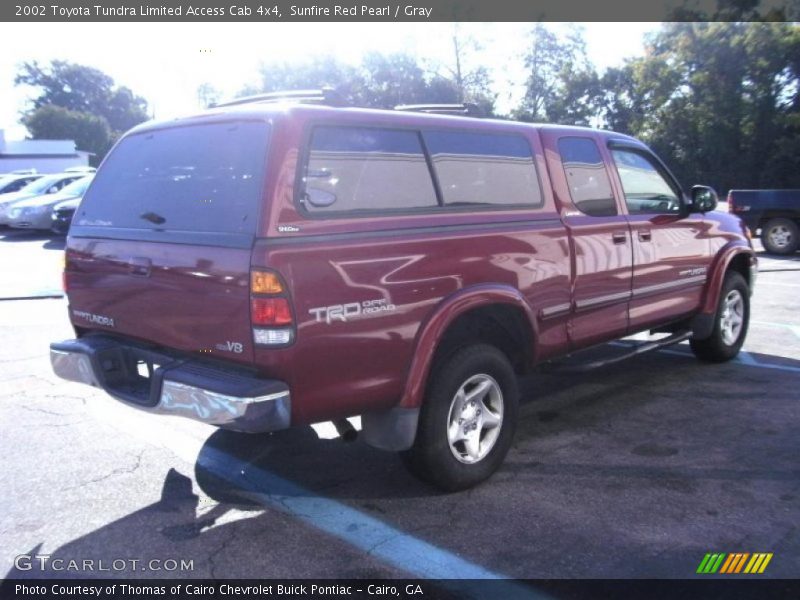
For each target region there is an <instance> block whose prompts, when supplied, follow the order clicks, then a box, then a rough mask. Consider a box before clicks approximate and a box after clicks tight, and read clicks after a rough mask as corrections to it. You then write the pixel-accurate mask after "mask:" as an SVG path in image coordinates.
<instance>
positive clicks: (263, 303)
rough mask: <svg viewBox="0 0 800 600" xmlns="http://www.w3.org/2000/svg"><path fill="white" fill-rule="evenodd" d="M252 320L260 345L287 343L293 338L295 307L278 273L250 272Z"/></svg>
mask: <svg viewBox="0 0 800 600" xmlns="http://www.w3.org/2000/svg"><path fill="white" fill-rule="evenodd" d="M250 321H251V323H252V325H253V341H254V342H255V344H256V345H257V346H285V345H287V344H290V343H291V342H292V341H293V340H294V316H293V315H292V307H291V304H290V303H289V298H288V294H287V290H286V287H285V286H284V284H283V282H282V280H281V278H280V276H279V275H278V274H277V273H275V272H272V271H266V270H259V271H252V272H251V273H250Z"/></svg>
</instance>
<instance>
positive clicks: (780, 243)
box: [761, 218, 800, 255]
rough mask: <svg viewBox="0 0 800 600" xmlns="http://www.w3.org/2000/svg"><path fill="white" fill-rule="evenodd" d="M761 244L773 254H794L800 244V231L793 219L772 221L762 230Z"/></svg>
mask: <svg viewBox="0 0 800 600" xmlns="http://www.w3.org/2000/svg"><path fill="white" fill-rule="evenodd" d="M761 243H762V244H763V245H764V249H765V250H766V251H767V252H769V253H771V254H781V255H786V254H794V253H795V252H796V251H797V248H798V244H800V229H798V227H797V223H795V222H794V221H792V220H791V219H783V218H780V219H770V220H769V221H767V223H766V225H764V226H763V227H762V228H761Z"/></svg>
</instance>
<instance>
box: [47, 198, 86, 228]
mask: <svg viewBox="0 0 800 600" xmlns="http://www.w3.org/2000/svg"><path fill="white" fill-rule="evenodd" d="M80 203H81V199H80V198H73V199H72V200H64V201H63V202H59V203H58V204H56V205H55V206H54V207H53V212H52V214H51V215H50V220H51V223H50V230H51V231H52V232H53V233H57V234H59V235H67V232H68V231H69V225H70V223H72V217H73V215H74V214H75V209H77V208H78V205H79V204H80Z"/></svg>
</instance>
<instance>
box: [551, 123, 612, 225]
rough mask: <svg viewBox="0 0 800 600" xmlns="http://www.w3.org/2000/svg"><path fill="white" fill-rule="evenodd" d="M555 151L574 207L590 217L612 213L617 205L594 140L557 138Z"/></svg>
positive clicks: (608, 215) (607, 215) (610, 214)
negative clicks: (557, 152)
mask: <svg viewBox="0 0 800 600" xmlns="http://www.w3.org/2000/svg"><path fill="white" fill-rule="evenodd" d="M558 151H559V153H560V154H561V163H562V164H563V165H564V173H565V174H566V176H567V183H568V184H569V193H570V195H571V196H572V202H574V203H575V206H577V207H578V209H579V210H580V211H581V212H583V213H585V214H587V215H590V216H592V217H610V216H614V215H616V214H617V205H616V203H615V202H614V193H613V192H612V191H611V181H610V180H609V179H608V173H607V172H606V168H605V165H604V164H603V157H602V156H600V151H599V150H598V149H597V144H595V143H594V140H590V139H589V138H580V137H566V138H561V139H560V140H558Z"/></svg>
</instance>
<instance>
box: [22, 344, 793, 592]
mask: <svg viewBox="0 0 800 600" xmlns="http://www.w3.org/2000/svg"><path fill="white" fill-rule="evenodd" d="M750 356H751V357H752V358H753V359H755V360H756V361H758V362H760V363H763V364H777V365H778V366H782V367H788V369H789V370H784V371H780V370H777V371H776V370H770V369H760V368H757V367H753V366H747V365H743V364H737V363H727V364H724V365H704V364H701V363H699V362H697V361H696V360H694V359H693V358H692V357H691V356H688V355H687V356H680V355H675V354H666V353H656V354H652V355H648V356H643V357H639V358H637V359H634V360H632V361H629V362H627V363H621V364H617V365H614V366H612V367H609V368H608V369H604V370H603V371H602V372H600V373H597V372H596V373H589V374H584V375H579V376H570V377H567V378H565V377H563V376H557V375H535V376H532V377H529V378H526V379H524V380H522V389H523V398H525V399H526V402H525V403H524V405H523V406H522V408H521V411H520V417H521V418H520V423H519V427H518V430H517V437H516V441H515V445H514V447H513V448H512V450H511V452H510V453H509V456H508V458H507V460H506V463H505V465H504V466H503V467H502V468H501V469H500V471H499V472H498V473H497V474H496V475H495V476H494V477H492V478H491V479H490V480H489V481H488V482H487V483H485V484H484V485H482V486H479V487H477V488H475V489H472V490H469V491H466V492H463V493H459V494H449V495H447V494H439V493H438V492H436V491H435V490H434V489H432V488H430V487H428V486H426V485H424V484H422V483H419V482H418V481H417V480H415V479H414V478H413V477H411V476H410V475H409V474H408V473H407V472H406V471H405V469H404V467H403V466H402V464H401V462H400V461H399V460H398V458H397V457H396V456H395V455H393V454H391V453H385V452H380V451H377V450H372V449H369V448H367V447H366V446H365V445H364V444H363V443H362V442H359V441H356V442H347V443H346V442H343V441H341V440H339V439H321V438H319V437H318V436H317V434H316V433H315V432H314V430H313V429H311V428H309V427H303V428H298V429H294V430H290V431H285V432H279V433H275V434H271V435H244V434H236V433H232V432H227V431H222V430H219V431H217V432H215V433H214V434H212V435H211V436H210V437H209V438H208V439H207V440H206V442H205V444H204V445H203V447H202V449H201V451H200V453H199V456H198V458H197V462H196V464H195V473H194V479H195V482H196V483H197V485H198V487H199V490H201V491H202V492H203V493H204V494H205V495H207V496H209V497H210V498H211V499H212V500H215V501H216V502H214V503H210V504H209V503H208V502H207V500H203V501H202V502H201V497H199V496H198V494H197V493H195V490H193V481H192V479H190V478H189V477H187V476H186V475H184V474H181V473H180V472H178V471H176V470H175V469H170V470H169V472H168V473H167V474H166V477H165V480H164V484H163V488H162V492H161V498H160V500H159V501H157V502H155V503H153V504H150V505H148V506H146V507H144V508H142V509H140V510H137V511H135V512H132V513H130V514H128V515H126V516H124V517H122V518H121V519H119V520H116V521H114V522H112V523H109V524H108V525H105V526H103V527H100V528H99V529H96V530H95V531H92V532H91V533H89V534H87V535H85V536H82V537H80V538H77V539H75V540H73V541H71V542H69V543H67V544H64V545H63V546H61V547H59V548H58V549H56V550H54V551H52V552H50V553H49V555H50V558H49V561H50V563H49V564H50V565H52V564H53V561H54V560H55V559H62V560H64V561H68V560H70V559H73V560H79V561H82V560H85V559H94V560H95V561H99V560H100V559H102V560H103V561H104V562H105V564H106V565H107V566H108V565H110V564H111V563H110V561H111V560H114V559H117V560H132V559H138V560H149V559H152V558H162V559H163V558H173V559H178V560H180V559H181V558H184V559H193V560H194V564H195V570H194V571H193V572H191V573H186V572H178V571H170V572H163V571H161V572H156V573H154V572H152V571H147V570H144V571H143V570H140V569H139V568H132V569H126V570H125V571H124V572H121V573H120V572H113V571H112V572H111V573H108V572H99V573H98V572H85V571H84V572H77V573H76V572H65V571H63V570H54V569H53V568H49V569H45V570H40V569H31V570H25V569H20V568H13V569H12V570H11V571H9V572H8V573H7V574H6V578H39V577H91V576H100V577H105V576H115V575H116V576H120V575H123V574H124V575H125V576H129V577H148V576H149V577H153V576H158V577H177V576H189V575H191V576H195V577H207V576H212V577H247V576H250V577H254V576H257V577H298V576H312V577H313V576H325V577H330V576H339V577H396V576H398V574H399V575H402V574H403V571H398V570H396V569H395V568H394V567H392V566H390V565H388V564H387V563H386V562H382V561H380V560H378V559H376V558H375V557H373V556H370V555H369V553H363V552H361V551H359V550H358V549H357V548H355V547H354V546H353V544H352V539H350V538H357V536H358V535H360V534H359V527H361V526H362V520H361V519H360V518H359V517H358V516H356V517H355V521H354V522H353V523H350V525H348V526H347V528H346V531H347V532H348V533H347V534H346V535H345V536H337V535H330V531H329V530H326V529H325V526H324V524H323V525H322V526H321V525H320V523H318V522H315V519H316V518H317V517H315V514H318V512H315V511H318V507H319V505H320V503H323V504H324V503H330V504H332V505H333V513H337V514H339V513H341V514H345V515H350V516H348V517H347V518H352V515H353V514H355V515H364V517H363V518H364V519H367V520H370V521H371V522H376V521H378V522H382V523H385V524H386V525H387V526H388V527H390V528H391V529H392V530H394V531H399V532H403V533H404V534H405V533H407V534H408V535H413V536H419V537H420V538H422V539H424V540H427V543H431V544H434V545H436V547H438V548H442V549H445V550H447V551H449V552H452V553H454V554H455V555H457V556H462V557H464V558H466V559H467V560H474V561H479V562H480V563H481V564H483V565H486V566H487V568H493V569H497V570H498V572H501V573H505V574H509V575H513V576H517V577H570V576H572V577H575V576H583V577H587V576H594V577H598V576H606V577H609V576H610V577H635V576H642V575H643V574H647V575H648V576H660V577H675V576H679V577H688V576H692V575H693V574H694V570H695V569H696V566H697V561H698V560H699V559H700V558H702V556H703V553H704V552H707V551H708V549H709V548H720V549H722V550H725V551H737V550H740V549H741V548H740V546H742V544H744V546H747V548H745V549H751V548H755V549H757V550H764V551H769V552H775V553H776V557H777V556H779V555H780V554H781V553H782V555H783V556H785V557H786V558H787V559H788V560H787V561H786V562H785V563H781V562H780V561H778V560H777V559H776V561H775V564H774V565H773V566H771V573H770V574H771V575H773V576H780V575H781V573H784V574H783V576H789V573H790V570H791V569H790V567H791V564H792V561H793V560H794V559H795V558H796V557H797V556H798V555H799V554H800V548H799V547H798V540H797V539H796V536H793V535H792V534H791V532H792V531H793V528H795V527H796V523H797V522H798V519H800V511H798V508H797V503H796V500H797V498H798V497H800V485H799V483H800V471H798V469H797V465H796V456H797V453H798V441H797V438H796V431H797V427H798V426H799V425H800V424H799V423H798V415H797V412H796V398H794V396H793V393H792V392H791V391H790V390H791V389H796V384H797V383H800V361H797V360H791V359H778V358H777V357H771V356H766V355H758V354H754V353H753V354H751V355H750ZM776 375H777V376H776ZM753 390H758V391H756V392H754V391H753ZM297 499H300V500H301V502H300V503H297V502H295V501H296V500H297ZM303 502H311V504H308V503H306V504H303ZM84 509H86V507H83V509H80V510H84ZM76 510H79V509H77V508H76ZM337 511H338V512H337ZM726 514H747V515H749V516H750V518H747V519H735V520H730V519H726V518H725V515H726ZM329 516H330V515H324V516H323V517H322V518H323V519H327V518H329ZM476 527H477V528H479V529H480V530H481V531H483V532H484V535H483V537H482V540H483V541H482V547H481V548H480V551H479V552H477V553H476V550H475V547H474V532H475V528H476ZM351 528H352V529H351ZM326 531H327V533H326ZM787 532H788V533H787ZM348 536H350V537H349V538H348ZM342 537H344V539H339V538H342ZM276 540H282V542H281V544H280V545H279V547H275V542H276ZM287 540H291V543H288V542H287ZM41 548H42V544H37V545H36V546H35V547H33V548H32V549H31V550H30V552H29V553H30V554H36V553H38V552H40V551H41ZM565 554H568V555H570V556H571V557H572V558H571V560H570V561H568V562H564V561H563V556H564V555H565ZM310 557H313V558H310ZM698 557H699V558H698ZM309 560H312V561H313V564H310V563H308V561H309ZM65 564H66V563H65ZM781 564H785V569H783V570H782V568H781ZM302 565H305V566H302ZM787 569H788V570H787ZM412 572H413V570H412Z"/></svg>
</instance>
